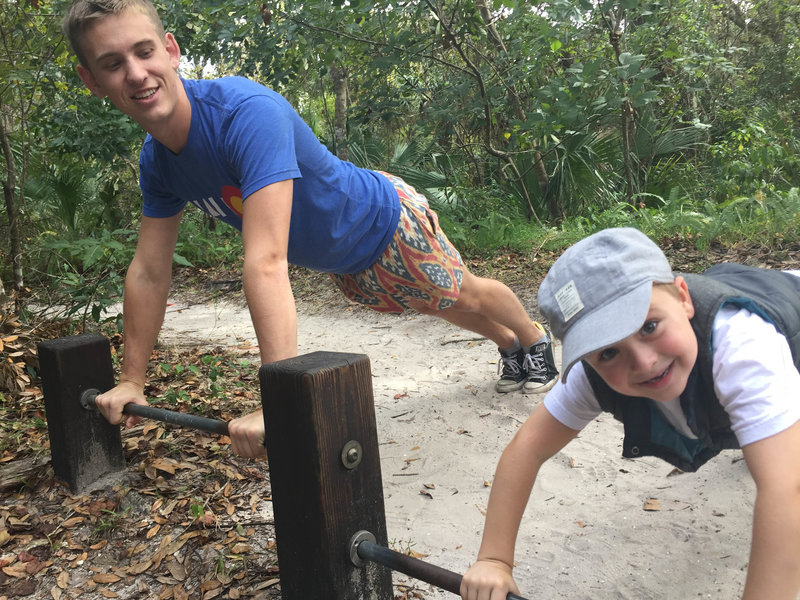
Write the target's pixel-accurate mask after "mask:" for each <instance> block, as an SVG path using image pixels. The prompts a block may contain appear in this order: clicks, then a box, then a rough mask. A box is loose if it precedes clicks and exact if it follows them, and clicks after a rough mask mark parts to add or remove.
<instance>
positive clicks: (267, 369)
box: [259, 352, 392, 600]
mask: <svg viewBox="0 0 800 600" xmlns="http://www.w3.org/2000/svg"><path fill="white" fill-rule="evenodd" d="M259 377H260V381H261V400H262V404H263V407H264V422H265V429H266V446H267V454H268V456H269V471H270V481H271V484H272V504H273V508H274V511H275V533H276V537H277V544H278V562H279V567H280V573H281V594H282V597H283V599H284V600H308V599H309V598H325V600H366V599H370V600H391V598H392V580H391V571H390V570H389V569H387V568H385V567H382V566H380V565H377V564H374V563H370V564H369V565H367V566H366V567H365V568H356V567H354V566H353V564H352V563H351V562H350V555H349V551H350V540H351V538H352V536H353V535H354V534H356V533H357V532H358V531H359V530H366V531H369V532H371V533H372V534H373V535H374V536H375V538H376V540H377V543H379V544H382V545H384V546H385V545H387V539H386V538H387V536H386V518H385V514H384V504H383V482H382V480H381V470H380V456H379V454H378V435H377V431H376V426H375V407H374V404H373V402H374V401H373V396H372V375H371V372H370V366H369V359H368V358H367V357H366V356H364V355H362V354H344V353H338V352H314V353H312V354H307V355H305V356H299V357H297V358H292V359H288V360H283V361H279V362H276V363H271V364H268V365H264V366H262V367H261V370H260V371H259Z"/></svg>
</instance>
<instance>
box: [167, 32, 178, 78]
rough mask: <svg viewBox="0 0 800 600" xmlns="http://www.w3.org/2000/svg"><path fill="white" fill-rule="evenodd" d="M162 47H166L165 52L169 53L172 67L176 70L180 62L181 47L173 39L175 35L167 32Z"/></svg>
mask: <svg viewBox="0 0 800 600" xmlns="http://www.w3.org/2000/svg"><path fill="white" fill-rule="evenodd" d="M164 47H165V48H166V49H167V54H169V58H170V64H171V65H172V68H173V69H175V70H177V69H178V65H180V62H181V49H180V47H179V46H178V42H177V41H176V40H175V36H174V35H172V34H171V33H167V35H166V36H165V38H164Z"/></svg>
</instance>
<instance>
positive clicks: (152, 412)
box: [81, 389, 228, 435]
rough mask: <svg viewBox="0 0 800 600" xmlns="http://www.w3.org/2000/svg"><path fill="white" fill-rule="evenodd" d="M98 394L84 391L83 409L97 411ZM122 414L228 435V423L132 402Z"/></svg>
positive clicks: (95, 391) (92, 391)
mask: <svg viewBox="0 0 800 600" xmlns="http://www.w3.org/2000/svg"><path fill="white" fill-rule="evenodd" d="M99 394H100V392H99V390H95V389H88V390H85V391H84V392H83V393H82V394H81V404H82V405H83V407H84V408H86V409H90V410H91V409H94V410H97V401H96V399H97V396H98V395H99ZM122 412H123V414H126V415H134V416H137V417H144V418H146V419H153V420H155V421H163V422H164V423H171V424H172V425H179V426H181V427H188V428H190V429H198V430H200V431H206V432H208V433H216V434H218V435H228V423H227V422H225V421H219V420H217V419H209V418H206V417H198V416H197V415H188V414H186V413H181V412H177V411H173V410H165V409H163V408H156V407H154V406H144V405H142V404H135V403H133V402H129V403H128V404H126V405H125V406H124V407H122Z"/></svg>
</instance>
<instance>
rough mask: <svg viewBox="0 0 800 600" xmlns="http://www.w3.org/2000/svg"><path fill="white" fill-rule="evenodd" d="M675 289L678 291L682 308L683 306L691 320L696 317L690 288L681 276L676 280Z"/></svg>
mask: <svg viewBox="0 0 800 600" xmlns="http://www.w3.org/2000/svg"><path fill="white" fill-rule="evenodd" d="M675 287H676V288H677V289H678V297H679V299H680V302H681V306H683V310H684V311H685V312H686V316H687V317H688V318H690V319H691V318H692V317H694V304H693V303H692V297H691V295H689V286H688V285H687V283H686V280H685V279H684V278H683V277H682V276H681V275H678V276H677V277H676V278H675Z"/></svg>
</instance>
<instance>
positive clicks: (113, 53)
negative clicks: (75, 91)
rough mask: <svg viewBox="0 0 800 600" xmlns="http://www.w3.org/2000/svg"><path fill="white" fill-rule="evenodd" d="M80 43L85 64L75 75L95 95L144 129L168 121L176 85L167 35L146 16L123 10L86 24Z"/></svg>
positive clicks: (173, 46)
mask: <svg viewBox="0 0 800 600" xmlns="http://www.w3.org/2000/svg"><path fill="white" fill-rule="evenodd" d="M81 48H82V50H83V52H84V54H85V56H86V63H87V64H86V65H85V66H84V65H79V66H78V75H79V76H80V78H81V80H82V81H83V83H84V84H85V85H86V87H88V88H89V89H90V90H91V92H92V93H93V94H94V95H95V96H97V97H98V98H104V97H106V96H107V97H108V98H109V100H111V102H112V103H113V104H114V106H116V107H117V108H118V109H119V110H121V111H122V112H124V113H125V114H127V115H130V116H131V117H132V118H133V119H134V120H135V121H136V122H137V123H139V124H140V125H141V126H142V127H143V128H144V129H145V130H147V131H148V132H150V133H153V130H156V131H157V130H158V129H159V127H165V126H168V125H169V123H170V119H171V117H173V116H175V112H176V107H177V106H178V97H179V95H178V92H179V87H180V86H181V82H180V79H179V78H178V76H177V72H176V69H177V68H178V62H179V60H180V50H179V48H178V44H177V43H176V42H175V38H173V37H172V34H169V33H168V34H166V36H164V37H161V35H160V34H159V32H158V31H157V29H156V27H155V25H154V24H153V22H152V21H151V20H150V19H149V18H148V17H147V16H146V15H144V14H142V13H140V12H139V11H136V10H133V9H129V10H126V11H124V12H122V13H120V14H118V15H112V16H108V17H105V18H104V19H102V20H100V21H98V22H97V23H95V24H93V25H91V26H89V27H88V28H87V29H86V30H85V31H84V35H83V40H82V42H81Z"/></svg>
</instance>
